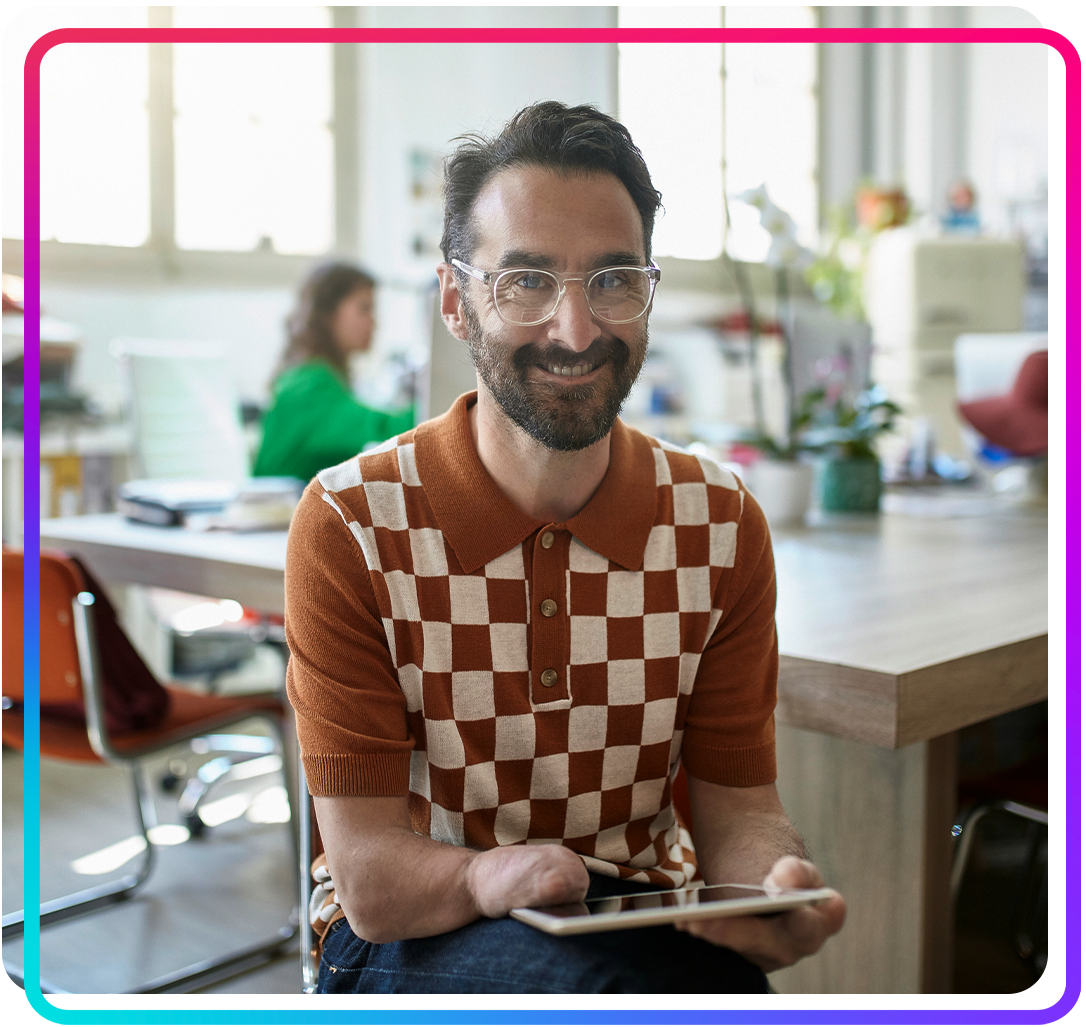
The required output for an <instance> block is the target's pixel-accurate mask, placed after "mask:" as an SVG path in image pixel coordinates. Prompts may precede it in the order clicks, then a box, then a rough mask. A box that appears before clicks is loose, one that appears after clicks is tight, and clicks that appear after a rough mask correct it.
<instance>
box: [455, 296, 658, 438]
mask: <svg viewBox="0 0 1086 1027" xmlns="http://www.w3.org/2000/svg"><path fill="white" fill-rule="evenodd" d="M464 316H465V320H466V321H467V325H468V350H469V352H470V353H471V359H472V363H474V364H475V370H476V371H477V372H478V375H479V381H480V382H481V383H482V384H483V385H484V386H485V387H486V390H487V391H488V392H489V393H490V394H491V395H492V396H493V397H494V399H495V400H496V401H497V403H498V406H500V407H501V409H502V411H503V412H504V413H505V415H506V417H508V418H509V420H510V421H512V422H513V424H515V425H516V426H517V427H518V428H520V429H521V430H522V431H524V432H525V433H526V434H527V435H528V436H529V437H530V438H532V439H534V440H535V441H536V442H538V443H540V444H541V445H544V446H546V447H547V449H551V450H554V451H556V452H560V453H570V452H574V451H576V450H580V449H586V448H588V447H589V446H593V445H595V444H596V443H597V442H600V441H601V440H603V439H604V438H606V437H607V434H608V432H610V430H611V429H612V428H613V427H614V424H615V419H616V418H617V417H618V413H619V411H620V410H621V409H622V404H623V403H625V402H626V397H627V396H628V395H629V394H630V389H632V388H633V385H634V382H636V381H637V378H638V375H640V373H641V366H642V364H644V362H645V352H646V350H647V349H648V343H649V333H648V326H647V324H646V323H645V322H641V323H640V324H638V325H637V326H636V330H637V335H636V337H635V338H634V340H633V342H632V347H633V348H632V349H631V347H630V346H628V345H627V344H626V343H624V342H623V341H622V340H621V339H617V338H615V337H614V336H613V335H609V336H604V337H601V338H599V339H596V340H595V342H593V343H592V345H591V346H589V347H588V349H586V350H584V351H583V352H581V353H576V354H574V353H572V352H571V351H570V350H568V349H566V348H565V347H564V346H556V345H545V346H541V345H537V344H536V343H527V344H526V345H524V346H521V347H520V348H519V349H516V350H514V351H513V352H512V353H511V354H510V353H508V351H507V348H506V347H505V345H504V344H503V343H502V342H501V341H500V339H499V338H498V337H497V336H495V335H493V334H490V333H488V332H486V331H485V330H484V329H483V326H482V324H481V323H480V322H479V319H478V317H477V316H476V313H475V310H474V309H473V308H472V307H470V306H468V304H466V303H465V304H464ZM580 363H588V364H590V365H592V366H596V365H599V364H605V365H607V367H609V368H610V371H611V374H610V380H609V381H608V380H607V378H606V376H601V377H600V379H598V380H597V381H593V382H587V383H585V384H583V385H578V384H577V380H578V379H577V378H574V377H570V378H567V379H566V380H565V381H563V382H562V383H561V384H559V383H558V382H553V381H544V382H539V381H535V382H533V381H530V380H529V377H528V376H529V374H530V373H531V370H532V368H533V367H538V366H540V365H542V366H543V367H552V366H558V367H569V366H571V365H572V364H580ZM566 382H568V383H569V384H566Z"/></svg>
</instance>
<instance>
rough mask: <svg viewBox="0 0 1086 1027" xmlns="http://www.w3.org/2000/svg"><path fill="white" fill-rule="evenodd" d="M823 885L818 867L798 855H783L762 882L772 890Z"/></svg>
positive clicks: (819, 886) (767, 888) (766, 887)
mask: <svg viewBox="0 0 1086 1027" xmlns="http://www.w3.org/2000/svg"><path fill="white" fill-rule="evenodd" d="M822 885H823V881H822V875H821V874H820V873H819V872H818V867H816V866H815V865H814V864H813V863H809V862H808V861H807V860H805V859H800V858H799V857H798V856H782V857H781V858H780V859H778V860H777V862H776V863H774V864H773V869H772V870H770V871H769V873H768V874H767V875H766V878H765V880H764V881H763V882H762V886H763V887H764V888H765V889H766V890H767V891H770V892H773V891H776V890H778V889H784V888H821V887H822Z"/></svg>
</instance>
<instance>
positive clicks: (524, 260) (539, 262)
mask: <svg viewBox="0 0 1086 1027" xmlns="http://www.w3.org/2000/svg"><path fill="white" fill-rule="evenodd" d="M556 264H557V261H556V260H555V259H554V258H553V257H548V256H546V254H543V253H533V252H532V251H531V250H506V251H505V252H504V253H503V254H502V255H501V256H500V257H499V258H498V263H497V266H498V267H538V268H541V269H542V270H544V271H549V270H550V269H551V268H553V267H555V265H556Z"/></svg>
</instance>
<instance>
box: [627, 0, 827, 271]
mask: <svg viewBox="0 0 1086 1027" xmlns="http://www.w3.org/2000/svg"><path fill="white" fill-rule="evenodd" d="M618 12H619V13H618V23H619V27H621V28H639V27H649V26H660V25H667V26H673V27H679V26H683V27H705V28H715V27H720V25H721V24H722V23H723V25H724V26H726V27H736V28H744V27H775V26H779V27H784V26H788V27H794V28H813V27H814V26H815V25H816V24H817V19H816V15H815V10H814V8H812V7H725V8H720V7H627V6H620V7H619V9H618ZM722 75H723V77H722ZM816 89H817V59H816V50H815V44H814V43H736V44H724V45H723V46H722V45H721V44H719V43H674V44H667V43H625V42H624V43H620V44H619V80H618V93H619V117H620V119H621V120H622V121H623V122H624V123H625V124H626V125H627V126H628V127H629V129H630V131H631V133H632V134H633V137H634V140H635V141H636V142H637V144H638V146H640V148H641V150H642V152H643V153H644V154H645V159H646V161H647V163H648V165H649V167H650V168H652V173H653V181H654V182H655V183H656V187H657V188H658V189H659V190H660V191H661V192H662V193H663V195H664V206H665V208H666V210H665V213H664V214H663V215H662V216H661V217H660V219H659V221H658V222H657V229H656V232H655V235H654V237H653V251H654V253H656V254H657V255H664V256H673V257H686V258H689V259H700V260H709V259H712V258H714V257H717V256H719V255H720V253H721V251H722V250H723V248H724V233H725V223H726V217H725V211H724V196H725V193H726V194H727V197H728V213H729V215H730V218H731V228H730V231H729V233H728V240H727V247H728V252H729V253H730V254H731V255H732V256H733V257H736V258H738V259H741V260H750V261H760V260H764V259H765V256H766V252H767V251H768V249H769V235H768V233H766V231H765V230H764V229H763V228H762V227H761V226H760V225H759V224H758V212H757V211H756V210H754V208H752V207H750V206H748V205H746V204H743V203H740V202H737V200H736V199H735V198H736V196H737V195H738V194H739V193H742V192H744V191H745V190H747V189H751V188H755V187H757V186H759V185H761V184H763V183H764V184H765V185H766V186H767V188H768V191H769V195H770V197H771V198H772V200H773V202H774V203H775V204H777V206H779V207H781V208H783V209H784V210H786V211H788V213H789V214H791V215H792V217H793V219H794V220H795V222H796V225H797V227H798V230H799V239H800V241H801V242H802V243H804V244H805V245H809V246H810V245H813V244H814V243H815V242H816V240H817V233H818V195H817V182H816V173H817V120H818V108H817V95H816Z"/></svg>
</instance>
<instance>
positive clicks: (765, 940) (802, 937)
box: [676, 885, 845, 972]
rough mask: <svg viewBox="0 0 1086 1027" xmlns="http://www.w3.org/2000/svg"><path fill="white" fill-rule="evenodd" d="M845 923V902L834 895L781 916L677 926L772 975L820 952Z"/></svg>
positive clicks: (730, 919) (753, 917)
mask: <svg viewBox="0 0 1086 1027" xmlns="http://www.w3.org/2000/svg"><path fill="white" fill-rule="evenodd" d="M789 887H794V886H793V885H789ZM844 922H845V902H844V900H843V899H842V898H841V896H840V895H836V894H835V895H834V896H833V897H832V898H830V899H827V900H826V901H825V902H821V903H819V904H818V905H817V906H804V907H802V908H800V909H793V910H790V911H788V912H787V913H782V914H780V915H779V916H772V917H758V916H741V917H727V918H723V919H720V920H691V921H687V922H686V923H684V924H677V925H676V926H677V927H679V929H680V930H684V931H686V932H687V933H689V934H692V935H694V936H696V937H699V938H703V939H704V940H705V941H708V942H711V943H712V944H714V945H721V946H724V947H726V948H730V949H733V950H734V951H736V952H738V953H739V954H740V955H743V956H745V957H746V958H747V959H749V960H750V961H751V962H752V963H754V964H756V965H757V966H759V967H761V968H762V969H763V970H765V971H766V972H769V971H771V970H779V969H780V968H781V967H785V966H791V965H792V964H793V963H795V962H796V961H797V960H799V959H802V958H803V957H804V956H809V955H812V954H813V953H815V952H817V951H818V950H819V949H820V948H821V947H822V945H823V943H824V942H825V940H826V939H827V938H828V937H829V936H830V935H832V934H836V933H837V932H838V931H839V930H840V929H841V927H842V925H843V924H844Z"/></svg>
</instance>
